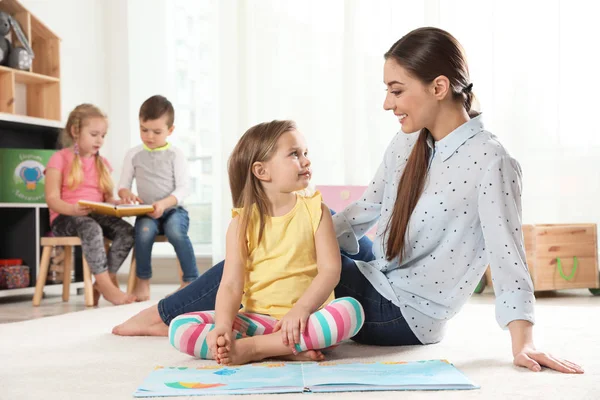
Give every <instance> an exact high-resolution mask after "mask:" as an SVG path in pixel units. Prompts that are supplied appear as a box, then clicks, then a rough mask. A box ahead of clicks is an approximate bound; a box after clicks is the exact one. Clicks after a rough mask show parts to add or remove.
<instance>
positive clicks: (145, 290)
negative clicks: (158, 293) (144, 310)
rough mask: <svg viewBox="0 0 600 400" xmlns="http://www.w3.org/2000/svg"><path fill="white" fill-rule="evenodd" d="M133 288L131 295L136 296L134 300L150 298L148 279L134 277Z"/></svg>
mask: <svg viewBox="0 0 600 400" xmlns="http://www.w3.org/2000/svg"><path fill="white" fill-rule="evenodd" d="M135 279H136V280H137V281H136V283H135V289H133V295H134V296H135V297H136V299H137V300H136V301H146V300H150V279H140V278H135Z"/></svg>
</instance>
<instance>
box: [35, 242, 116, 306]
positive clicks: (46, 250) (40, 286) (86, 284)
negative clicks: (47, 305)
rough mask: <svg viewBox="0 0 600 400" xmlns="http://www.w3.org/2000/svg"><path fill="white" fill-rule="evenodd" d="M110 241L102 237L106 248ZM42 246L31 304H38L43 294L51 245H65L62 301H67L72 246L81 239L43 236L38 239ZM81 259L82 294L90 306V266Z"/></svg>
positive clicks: (91, 300)
mask: <svg viewBox="0 0 600 400" xmlns="http://www.w3.org/2000/svg"><path fill="white" fill-rule="evenodd" d="M110 243H111V241H110V240H108V239H104V246H105V247H106V248H108V247H109V246H110ZM40 245H41V246H42V248H43V250H42V260H41V262H40V270H39V275H38V277H37V281H36V283H35V293H34V295H33V305H34V306H39V305H40V302H41V300H42V295H43V294H44V286H45V285H46V278H47V277H48V268H49V266H50V254H51V252H52V247H54V246H64V247H65V269H64V273H63V294H62V298H63V301H69V294H70V293H69V286H70V284H71V268H73V246H81V239H79V238H78V237H77V236H64V237H43V238H42V239H41V240H40ZM81 258H82V260H83V296H84V299H85V305H86V306H87V307H92V306H93V305H94V288H93V287H92V274H91V273H90V267H89V265H88V263H87V261H86V259H85V257H81Z"/></svg>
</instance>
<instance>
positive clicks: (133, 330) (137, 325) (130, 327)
mask: <svg viewBox="0 0 600 400" xmlns="http://www.w3.org/2000/svg"><path fill="white" fill-rule="evenodd" d="M112 333H113V334H114V335H119V336H168V335H169V327H168V326H167V325H166V324H165V323H164V322H163V320H162V319H161V318H160V314H159V313H158V305H154V306H152V307H148V308H146V309H145V310H142V311H141V312H139V313H138V314H136V315H134V316H133V317H131V318H129V319H128V320H127V321H125V322H123V323H122V324H121V325H117V326H115V327H114V328H113V330H112Z"/></svg>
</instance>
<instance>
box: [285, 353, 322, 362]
mask: <svg viewBox="0 0 600 400" xmlns="http://www.w3.org/2000/svg"><path fill="white" fill-rule="evenodd" d="M277 358H278V359H280V360H285V361H323V360H325V355H324V354H323V353H322V352H321V350H307V351H303V352H302V353H298V354H297V355H293V354H290V355H289V356H282V357H277Z"/></svg>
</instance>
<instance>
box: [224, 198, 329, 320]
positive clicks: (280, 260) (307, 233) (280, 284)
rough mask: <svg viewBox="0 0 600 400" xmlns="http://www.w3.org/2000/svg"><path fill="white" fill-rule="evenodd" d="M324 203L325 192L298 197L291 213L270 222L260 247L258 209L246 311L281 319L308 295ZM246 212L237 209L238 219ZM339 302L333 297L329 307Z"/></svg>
mask: <svg viewBox="0 0 600 400" xmlns="http://www.w3.org/2000/svg"><path fill="white" fill-rule="evenodd" d="M321 201H322V199H321V193H319V192H316V193H315V194H314V195H312V196H310V197H303V196H301V195H299V194H297V195H296V205H295V206H294V208H293V209H292V210H291V211H290V212H288V213H287V214H286V215H282V216H280V217H267V218H266V221H265V222H266V223H265V228H264V231H263V236H262V240H261V242H260V243H257V240H258V232H259V230H260V216H259V213H258V210H257V208H256V207H255V206H254V207H253V208H252V216H251V218H250V224H249V229H248V235H247V239H248V255H249V256H248V261H247V263H246V282H245V286H244V295H243V297H242V305H243V309H242V310H241V311H243V312H252V313H258V314H266V315H270V316H272V317H274V318H277V319H281V318H282V317H283V316H284V315H285V314H287V312H288V311H290V310H291V308H292V307H293V306H294V304H296V302H297V301H298V299H300V297H301V296H302V295H303V294H304V292H305V291H306V289H308V287H309V285H310V284H311V282H312V280H313V279H314V278H315V277H316V276H317V252H316V248H315V232H316V231H317V228H318V227H319V223H320V221H321V214H322V210H321ZM241 212H242V209H240V208H234V209H233V210H232V215H233V217H235V216H236V215H240V214H241ZM333 299H334V295H333V293H331V295H330V296H329V299H328V300H327V301H326V303H325V304H327V303H329V302H330V301H332V300H333Z"/></svg>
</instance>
